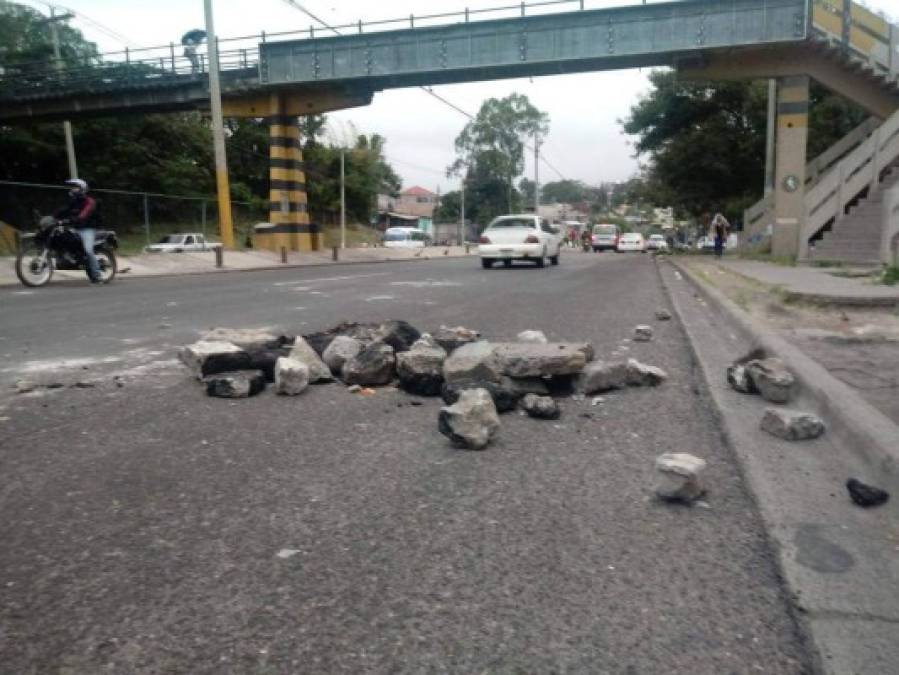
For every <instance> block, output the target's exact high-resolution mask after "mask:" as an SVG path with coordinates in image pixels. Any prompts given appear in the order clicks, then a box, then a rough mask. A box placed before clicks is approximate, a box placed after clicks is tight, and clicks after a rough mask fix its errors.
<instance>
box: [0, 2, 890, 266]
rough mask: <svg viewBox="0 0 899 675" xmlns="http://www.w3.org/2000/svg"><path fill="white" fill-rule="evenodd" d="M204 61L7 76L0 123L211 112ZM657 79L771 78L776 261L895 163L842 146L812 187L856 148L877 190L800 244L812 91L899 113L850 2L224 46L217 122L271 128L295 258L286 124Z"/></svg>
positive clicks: (138, 57) (555, 14)
mask: <svg viewBox="0 0 899 675" xmlns="http://www.w3.org/2000/svg"><path fill="white" fill-rule="evenodd" d="M559 8H561V9H568V10H571V11H556V10H558V9H559ZM510 10H511V11H513V12H514V14H515V15H514V16H509V13H510ZM547 10H553V11H547ZM497 14H504V15H503V16H499V17H498V18H497ZM484 17H487V18H484ZM331 32H333V33H339V34H336V35H334V34H330V33H331ZM204 56H205V55H200V59H199V60H198V62H196V63H191V62H190V61H189V60H188V59H187V58H185V57H184V56H182V55H180V54H178V53H176V48H175V46H174V45H166V46H164V47H157V48H150V49H145V50H127V51H125V52H122V53H118V54H106V55H100V56H99V57H90V58H89V59H86V60H85V61H84V62H81V63H76V62H71V61H66V62H65V63H61V64H60V63H46V62H44V63H38V64H35V63H30V64H29V63H22V64H17V65H16V66H14V67H11V68H9V69H8V71H7V72H6V73H3V74H2V75H0V124H15V123H20V122H26V121H49V120H54V119H71V120H77V119H79V118H82V117H86V116H91V115H120V114H127V113H148V112H166V111H177V110H189V109H196V108H201V109H202V108H205V107H207V106H208V101H209V93H208V81H207V76H206V73H207V70H208V65H209V64H208V63H207V62H206V60H205V58H203V57H204ZM652 66H668V67H672V68H676V69H677V70H678V71H679V72H680V73H682V74H683V75H684V76H685V77H692V78H701V79H711V80H720V79H744V78H777V79H778V80H779V83H780V86H779V92H778V107H777V116H778V118H777V128H778V133H777V181H776V190H775V192H774V195H773V196H772V197H769V199H768V200H766V201H764V202H763V203H760V205H758V206H757V207H754V210H753V211H752V212H751V214H750V215H751V216H752V217H753V218H754V221H753V224H754V225H758V223H759V222H760V221H764V222H762V225H764V228H765V232H768V230H770V233H769V234H770V235H771V239H772V246H773V248H774V252H775V253H777V254H797V253H798V254H800V256H802V255H807V254H808V250H809V246H808V243H809V241H812V240H813V239H814V237H817V236H818V235H819V234H820V229H824V228H827V227H831V226H832V225H833V224H834V222H836V221H837V220H841V219H842V216H841V214H840V213H839V211H840V210H841V209H842V210H843V211H846V210H848V209H849V207H850V206H851V205H852V203H853V200H857V199H858V198H859V196H861V197H865V196H867V195H868V193H869V192H873V191H875V190H876V189H877V186H878V185H879V183H880V182H881V180H882V179H883V178H884V177H885V174H886V173H888V169H889V167H890V166H891V165H892V163H893V161H895V160H896V159H897V157H899V139H897V138H896V136H897V133H899V129H897V130H895V131H894V130H893V128H894V127H899V123H897V124H891V125H885V126H884V127H883V129H886V130H887V131H889V134H883V135H886V136H888V138H880V137H878V140H877V142H876V143H871V142H869V139H870V137H871V136H873V135H874V134H875V133H877V132H878V130H880V129H881V127H880V126H879V125H877V124H876V122H875V123H874V124H873V125H871V127H870V129H869V130H868V133H867V135H865V134H858V136H859V138H857V139H856V140H857V141H858V142H856V143H852V142H849V141H848V140H847V141H846V142H844V143H843V145H841V146H840V147H841V148H842V149H843V152H839V153H838V152H833V153H831V154H832V155H834V157H830V160H831V161H830V163H829V164H827V166H826V167H825V169H826V170H823V171H818V172H817V173H816V174H815V177H814V178H815V180H818V181H819V182H820V179H821V178H822V177H823V174H827V175H828V176H831V175H832V172H835V171H838V170H839V163H840V162H842V161H843V160H845V159H846V156H847V154H848V153H851V152H856V151H857V150H858V148H859V147H861V146H862V145H865V144H866V143H867V145H868V146H872V145H877V146H878V149H877V151H876V152H874V151H873V150H872V152H871V153H869V154H870V155H871V156H870V157H869V158H867V159H866V160H865V163H864V166H865V167H866V168H865V170H866V171H869V173H872V176H873V177H872V178H871V180H869V181H868V183H867V186H866V187H864V188H862V190H861V191H860V192H859V194H857V195H848V194H842V195H838V197H837V199H836V200H835V204H836V207H835V209H831V210H832V211H833V210H835V211H836V212H835V213H834V214H833V217H831V218H829V219H828V220H827V221H826V222H825V223H824V225H821V228H819V230H816V231H815V232H814V233H811V234H810V233H809V232H808V231H807V229H808V228H807V227H806V223H807V222H809V220H810V219H809V214H808V213H807V211H808V205H807V204H806V196H807V192H809V191H810V190H811V189H812V188H813V187H814V186H811V185H809V184H808V183H809V182H810V181H809V175H808V174H809V171H810V170H809V168H808V166H807V164H808V162H807V158H806V152H805V148H806V142H807V133H808V130H807V122H808V106H809V101H808V83H809V78H814V79H816V80H818V81H820V82H821V83H822V84H824V85H825V86H827V87H829V88H830V89H832V90H834V91H835V92H837V93H839V94H841V95H843V96H845V97H846V98H848V99H850V100H852V101H854V102H856V103H858V104H859V105H860V106H862V107H863V108H864V109H865V110H867V111H868V112H869V113H870V114H871V115H872V117H873V118H874V119H875V120H881V121H882V120H891V119H892V118H893V116H894V114H895V112H896V111H897V110H899V28H897V27H896V26H892V25H890V24H889V23H887V22H886V21H885V20H883V19H882V18H880V17H878V16H877V15H875V14H873V13H871V12H870V11H868V10H866V9H865V8H863V7H861V6H860V5H858V4H856V3H854V2H851V0H673V1H670V2H653V3H651V4H636V5H633V6H629V7H617V8H609V9H589V10H588V9H583V2H582V0H573V1H571V0H562V1H561V2H543V3H536V4H534V5H527V4H525V3H522V4H521V5H515V6H513V7H506V8H501V9H499V10H477V11H468V10H466V11H464V12H460V13H458V14H442V15H437V16H426V17H415V16H410V17H405V18H404V19H401V20H397V21H383V22H374V23H367V24H363V23H358V24H353V25H349V26H338V27H334V28H332V29H330V31H329V30H326V29H322V28H315V27H310V28H309V29H308V30H305V31H302V32H290V33H275V34H267V35H265V34H264V35H259V36H251V37H244V38H236V39H231V40H220V41H219V70H220V71H221V75H222V90H223V107H224V113H225V115H226V116H235V117H240V116H246V117H264V118H268V119H269V121H270V123H271V137H272V143H271V150H270V157H271V162H270V166H271V169H270V178H271V200H270V201H271V206H270V216H271V222H272V223H273V224H274V225H275V228H274V230H275V232H276V233H277V234H279V235H283V236H281V237H280V238H279V239H278V240H277V241H276V240H275V239H274V238H272V241H273V242H275V245H281V243H282V242H283V243H286V244H287V245H289V246H290V247H291V248H300V249H305V248H311V247H317V245H318V237H317V234H316V231H315V230H316V228H315V227H314V226H313V225H310V223H309V220H308V215H307V213H306V194H305V176H304V173H303V171H302V157H301V152H300V142H299V133H298V129H297V127H296V124H295V120H294V118H295V117H296V116H297V115H303V114H311V113H319V112H325V111H329V110H336V109H341V108H349V107H354V106H359V105H366V104H368V103H370V101H371V100H372V97H373V96H374V94H375V93H376V92H378V91H383V90H385V89H391V88H401V87H412V86H428V85H438V84H447V83H456V82H473V81H483V80H493V79H505V78H515V77H530V76H540V75H558V74H565V73H577V72H588V71H600V70H612V69H623V68H635V67H652ZM844 146H845V147H844ZM869 149H870V148H869ZM894 152H895V154H893V153H894ZM875 155H876V157H875ZM819 164H820V163H819ZM818 168H819V169H821V167H820V166H818ZM845 168H846V167H843V169H845ZM813 173H814V172H813ZM856 173H857V171H856ZM829 180H830V179H829ZM841 180H842V179H841ZM831 182H833V181H832V180H831ZM816 184H817V183H816ZM839 187H840V189H842V188H843V187H844V186H843V184H842V182H841V183H840V186H839ZM834 191H835V190H832V191H831V192H834ZM819 192H820V190H819ZM862 193H864V194H862ZM819 197H820V195H819ZM831 201H833V200H831ZM759 214H761V215H759ZM842 215H845V213H844V214H842ZM820 221H821V216H820V214H818V215H817V216H816V218H815V219H814V222H815V223H819V222H820ZM759 232H760V233H761V232H762V231H761V230H759ZM803 238H804V239H803Z"/></svg>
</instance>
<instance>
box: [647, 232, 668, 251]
mask: <svg viewBox="0 0 899 675" xmlns="http://www.w3.org/2000/svg"><path fill="white" fill-rule="evenodd" d="M646 250H647V251H668V242H667V241H665V237H663V236H662V235H661V234H651V235H649V239H648V240H647V241H646Z"/></svg>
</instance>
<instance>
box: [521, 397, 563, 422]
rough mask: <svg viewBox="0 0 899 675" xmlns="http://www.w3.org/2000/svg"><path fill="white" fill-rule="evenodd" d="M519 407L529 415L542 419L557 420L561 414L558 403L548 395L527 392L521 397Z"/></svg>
mask: <svg viewBox="0 0 899 675" xmlns="http://www.w3.org/2000/svg"><path fill="white" fill-rule="evenodd" d="M521 409H522V410H524V411H525V412H526V413H527V414H528V415H530V416H531V417H536V418H538V419H542V420H557V419H559V417H560V416H561V415H562V411H561V410H559V404H558V403H556V401H555V399H553V398H552V397H550V396H537V395H536V394H527V395H526V396H525V397H524V398H523V399H521Z"/></svg>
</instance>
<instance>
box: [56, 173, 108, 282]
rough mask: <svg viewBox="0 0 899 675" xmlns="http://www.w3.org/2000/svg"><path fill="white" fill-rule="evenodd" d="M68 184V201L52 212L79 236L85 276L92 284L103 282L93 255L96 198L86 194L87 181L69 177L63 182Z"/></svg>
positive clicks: (95, 233) (95, 232)
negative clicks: (84, 264) (85, 270)
mask: <svg viewBox="0 0 899 675" xmlns="http://www.w3.org/2000/svg"><path fill="white" fill-rule="evenodd" d="M65 184H66V185H68V186H69V202H68V204H66V205H65V206H64V207H62V208H61V209H59V210H58V211H57V212H56V213H54V214H53V215H54V217H55V218H56V219H57V220H60V221H64V222H65V223H66V224H67V225H69V226H70V227H72V228H74V229H75V231H76V232H77V233H78V235H79V236H80V237H81V243H82V245H83V246H84V254H85V257H86V258H87V276H88V278H89V279H90V280H91V283H93V284H100V283H103V279H102V277H101V276H100V266H99V265H98V264H97V257H96V256H95V255H94V241H95V239H96V237H97V221H98V218H99V214H98V212H97V200H96V199H94V198H93V197H91V196H90V195H89V194H87V190H88V187H87V183H86V182H85V181H83V180H81V179H80V178H70V179H69V180H67V181H66V182H65Z"/></svg>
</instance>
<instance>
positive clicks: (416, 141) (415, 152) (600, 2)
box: [19, 0, 897, 192]
mask: <svg viewBox="0 0 899 675" xmlns="http://www.w3.org/2000/svg"><path fill="white" fill-rule="evenodd" d="M19 1H22V2H23V4H29V5H32V6H34V7H35V8H37V9H39V10H40V11H44V12H46V11H47V9H46V4H44V3H39V2H36V1H35V0H19ZM62 1H63V4H64V6H65V7H67V8H71V9H72V10H74V11H75V12H76V13H77V14H78V15H79V16H77V17H76V19H75V20H73V22H72V25H73V26H75V27H77V28H79V29H80V30H82V32H83V33H84V35H85V36H86V37H87V38H88V39H89V40H92V41H94V42H96V43H97V44H98V46H99V48H100V49H101V51H112V50H120V49H123V48H124V47H125V46H129V47H132V48H133V47H140V46H154V45H163V44H168V43H169V42H170V41H175V42H178V41H179V40H180V37H181V35H182V34H183V33H184V32H186V31H187V30H189V29H191V28H202V27H203V25H204V20H203V0H130V1H127V2H125V1H123V0H62ZM650 1H653V0H650ZM296 2H297V3H298V4H299V5H302V6H303V7H304V8H306V9H307V10H309V11H311V12H312V13H314V14H316V15H317V16H318V17H319V18H321V19H322V20H323V21H325V22H327V23H329V24H331V25H334V24H346V23H352V22H355V21H357V20H359V19H361V20H363V21H370V20H378V19H385V18H399V17H408V16H409V14H410V13H414V14H417V15H421V14H434V13H441V12H453V11H459V10H462V9H464V7H465V6H468V7H469V8H471V9H476V8H488V7H496V6H503V5H512V4H515V3H514V2H510V1H509V0H427V2H425V1H424V0H380V1H379V2H372V1H371V0H296ZM584 4H585V7H586V8H588V9H593V8H599V7H613V6H622V5H629V4H637V3H636V0H585V3H584ZM865 4H867V5H868V6H869V7H870V8H872V9H874V10H882V11H885V12H888V13H893V14H895V13H896V8H897V7H896V6H897V0H868V1H867V2H866V3H865ZM214 7H215V27H216V32H217V33H218V34H219V37H220V38H225V37H229V36H240V35H251V34H256V33H259V32H261V31H263V30H264V31H267V32H275V31H288V30H307V29H308V28H309V26H310V25H311V24H312V23H314V22H313V21H312V20H311V19H310V18H309V17H308V16H306V15H304V14H303V13H302V12H301V11H299V10H298V9H296V8H294V7H291V6H290V4H289V2H288V0H253V1H252V2H249V1H247V0H214ZM564 7H565V6H564V5H562V6H561V8H564ZM570 7H571V8H572V9H574V8H576V7H577V5H576V3H572V4H571V5H570ZM90 21H95V22H98V23H99V24H101V25H102V26H103V27H105V28H107V29H111V31H112V32H114V33H116V34H117V35H118V36H119V39H116V38H114V37H111V36H110V35H108V34H107V32H104V31H101V30H99V29H98V28H97V27H96V26H94V25H92V24H91V23H90ZM122 39H124V40H126V41H127V42H126V43H125V44H123V42H122ZM648 87H649V85H648V81H647V79H646V71H639V70H625V71H613V72H605V73H588V74H580V75H560V76H552V77H539V78H533V79H529V78H525V79H517V80H501V81H495V82H480V83H470V84H456V85H447V86H441V87H435V91H437V92H438V93H439V94H440V95H441V96H443V97H444V98H446V99H448V100H450V101H451V102H452V103H454V104H455V105H457V106H458V107H460V108H462V109H463V110H466V111H468V112H470V113H472V114H473V113H476V112H477V110H478V108H479V107H480V105H481V102H482V101H483V100H484V99H486V98H490V97H502V96H506V95H508V94H510V93H512V92H519V93H522V94H525V95H527V96H528V98H530V99H531V101H532V102H533V103H534V105H536V106H537V107H538V108H539V109H541V110H543V111H544V112H546V113H548V114H549V117H550V132H549V136H548V138H547V139H546V141H545V145H544V146H543V148H542V150H543V152H544V153H545V156H546V158H547V160H548V161H549V162H550V163H551V164H552V166H553V167H554V169H555V170H554V169H551V168H549V167H548V166H547V165H546V164H542V163H541V166H540V180H541V182H545V181H548V180H558V179H559V178H560V176H564V177H565V178H572V179H579V180H583V181H585V182H586V183H589V184H596V183H599V182H601V181H612V180H624V179H627V178H629V177H630V176H632V175H634V174H635V173H636V171H637V161H636V160H635V159H634V158H633V156H632V154H633V150H632V148H631V147H630V146H629V142H628V138H627V137H626V136H624V135H623V133H622V132H621V125H620V124H619V123H618V120H620V119H621V118H623V117H625V116H627V114H628V112H629V110H630V107H631V106H632V105H633V104H634V103H635V102H636V101H637V100H638V98H639V96H640V95H641V94H643V93H645V92H646V91H647V90H648ZM329 119H330V120H331V135H332V137H333V138H334V139H340V138H343V137H345V136H346V135H347V134H348V133H349V131H350V129H351V127H350V126H349V125H352V126H353V127H355V128H356V129H358V131H359V132H361V133H369V134H370V133H379V134H381V135H382V136H384V137H385V138H386V139H387V156H388V159H389V160H390V161H391V163H392V164H393V166H394V168H395V169H396V170H397V172H398V173H399V174H400V176H402V178H403V185H404V187H410V186H412V185H421V186H423V187H426V188H428V189H431V190H435V189H437V187H438V186H439V187H440V189H441V191H442V192H446V191H447V190H450V189H454V188H455V187H456V185H457V181H456V180H454V179H448V178H447V177H446V175H445V168H446V166H447V165H449V164H450V163H451V162H452V161H453V159H454V150H453V141H454V139H455V137H456V135H457V134H458V133H459V132H460V131H461V130H462V127H463V126H464V125H465V123H466V121H467V120H466V118H465V117H464V116H463V115H461V114H460V113H459V112H457V111H455V110H453V109H452V108H450V107H448V106H446V105H444V104H443V103H440V102H439V101H437V100H435V99H434V98H433V97H431V96H429V95H427V94H426V93H425V92H423V91H421V90H419V89H399V90H387V91H384V92H380V93H377V94H375V98H374V100H373V102H372V104H371V105H370V106H367V107H363V108H353V109H350V110H344V111H339V112H335V113H330V114H329ZM527 175H528V176H530V177H533V162H532V161H531V160H530V158H529V159H528V167H527Z"/></svg>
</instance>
